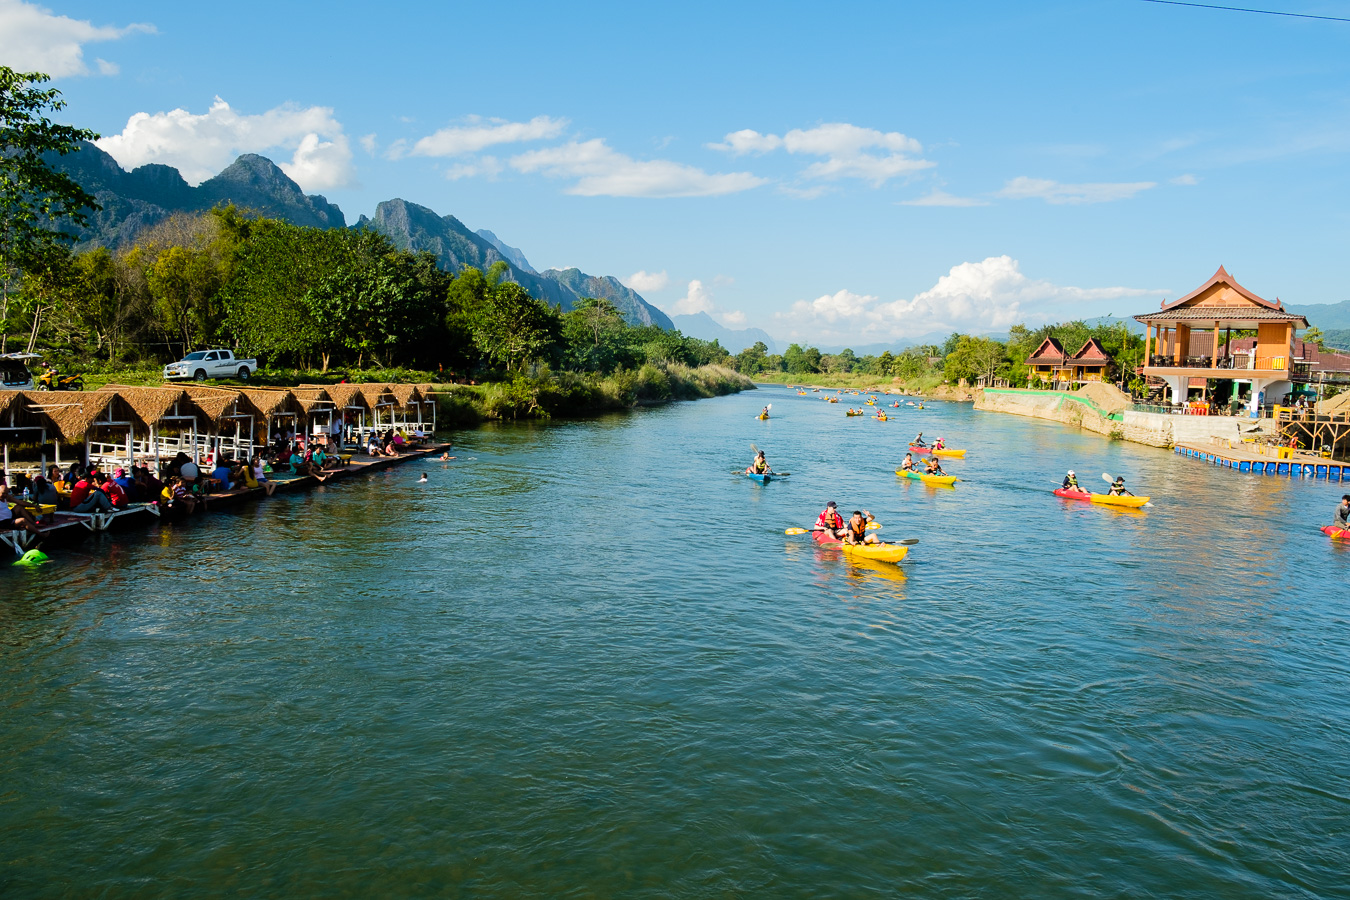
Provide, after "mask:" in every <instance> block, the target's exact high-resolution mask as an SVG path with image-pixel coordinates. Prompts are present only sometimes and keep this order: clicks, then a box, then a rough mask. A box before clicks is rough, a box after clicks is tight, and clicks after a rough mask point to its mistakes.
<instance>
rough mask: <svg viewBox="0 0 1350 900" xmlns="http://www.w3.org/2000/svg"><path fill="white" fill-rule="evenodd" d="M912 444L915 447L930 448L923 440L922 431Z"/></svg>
mask: <svg viewBox="0 0 1350 900" xmlns="http://www.w3.org/2000/svg"><path fill="white" fill-rule="evenodd" d="M910 443H911V444H913V445H914V446H915V447H927V446H928V445H927V444H926V443H924V440H923V432H922V431H920V432H919V433H918V434H917V435H915V436H914V440H912V441H910Z"/></svg>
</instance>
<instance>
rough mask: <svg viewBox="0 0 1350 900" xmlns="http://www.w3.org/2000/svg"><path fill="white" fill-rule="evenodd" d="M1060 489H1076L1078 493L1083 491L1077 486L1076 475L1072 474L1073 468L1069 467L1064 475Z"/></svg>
mask: <svg viewBox="0 0 1350 900" xmlns="http://www.w3.org/2000/svg"><path fill="white" fill-rule="evenodd" d="M1060 490H1062V491H1078V492H1079V493H1080V494H1081V493H1082V492H1083V489H1082V488H1080V487H1079V486H1078V476H1077V475H1075V474H1073V469H1070V470H1069V472H1068V474H1067V475H1065V476H1064V484H1062V485H1060Z"/></svg>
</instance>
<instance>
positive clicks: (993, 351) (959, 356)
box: [942, 334, 1008, 384]
mask: <svg viewBox="0 0 1350 900" xmlns="http://www.w3.org/2000/svg"><path fill="white" fill-rule="evenodd" d="M954 337H956V338H957V340H956V345H955V347H954V348H953V349H952V352H951V353H949V354H947V358H946V359H945V360H944V361H943V368H942V371H943V374H945V375H946V376H947V379H948V380H950V381H959V380H960V379H962V378H964V379H965V380H966V381H967V383H970V384H974V383H975V381H976V380H977V379H979V378H982V377H983V378H988V379H992V378H994V377H995V376H997V375H998V374H999V372H1000V370H1002V369H1004V363H1005V362H1006V360H1007V352H1008V348H1007V347H1006V346H1004V345H1003V344H1001V343H999V342H998V341H995V340H991V339H989V338H981V337H971V336H970V335H967V334H962V335H954Z"/></svg>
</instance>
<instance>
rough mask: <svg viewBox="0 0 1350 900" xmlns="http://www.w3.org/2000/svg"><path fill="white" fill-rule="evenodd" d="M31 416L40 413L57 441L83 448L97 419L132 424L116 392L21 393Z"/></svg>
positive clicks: (125, 407)
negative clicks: (26, 400)
mask: <svg viewBox="0 0 1350 900" xmlns="http://www.w3.org/2000/svg"><path fill="white" fill-rule="evenodd" d="M22 393H23V394H24V395H25V396H26V397H27V399H28V401H29V403H30V404H31V407H32V409H33V411H34V412H37V413H40V414H41V415H42V416H43V417H45V418H46V419H47V421H49V422H51V424H52V428H53V429H54V430H55V432H56V435H57V436H58V437H59V438H60V440H62V441H65V442H66V443H68V444H82V443H84V440H85V437H86V436H87V435H88V434H89V432H90V430H91V429H92V428H93V427H94V423H95V422H96V421H97V420H99V419H104V420H107V419H112V420H114V421H131V419H132V416H133V415H134V413H133V412H132V410H131V408H130V406H128V405H127V403H126V401H125V400H123V399H122V398H121V396H120V395H119V394H118V393H117V392H116V391H93V392H85V391H44V392H42V393H38V392H36V391H23V392H22Z"/></svg>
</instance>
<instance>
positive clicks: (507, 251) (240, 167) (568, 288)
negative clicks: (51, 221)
mask: <svg viewBox="0 0 1350 900" xmlns="http://www.w3.org/2000/svg"><path fill="white" fill-rule="evenodd" d="M48 161H49V162H50V164H51V165H52V166H53V167H54V168H56V169H59V170H61V171H64V172H66V173H67V174H69V175H70V176H71V177H72V178H74V179H75V180H76V181H77V182H79V184H80V185H81V186H83V187H84V189H85V190H86V191H88V192H89V193H91V194H93V195H94V197H95V199H97V200H98V202H99V204H100V205H101V206H102V207H103V209H102V210H101V211H99V212H96V213H93V214H92V215H90V217H89V225H88V226H87V227H85V228H76V229H73V231H74V233H75V235H76V238H77V239H78V241H79V242H80V243H81V244H83V245H86V246H103V247H111V248H116V247H120V246H123V245H125V244H129V243H131V242H132V241H134V240H135V239H136V235H138V234H139V233H140V232H142V231H144V230H145V229H146V228H149V227H150V226H152V225H155V224H156V223H158V222H161V221H163V220H164V219H167V218H168V217H169V216H171V215H173V214H174V213H196V212H205V211H206V210H209V209H211V208H212V207H213V206H218V205H220V204H226V203H233V204H235V205H236V206H239V207H241V208H243V209H249V210H253V211H255V212H257V213H260V214H261V215H264V216H269V217H271V218H276V219H282V220H284V221H286V222H290V223H291V224H293V225H303V226H308V227H312V228H345V227H347V220H346V217H345V216H344V215H343V214H342V210H340V209H338V207H337V206H336V205H334V204H332V203H329V202H328V200H327V199H326V198H324V197H322V196H320V195H318V194H309V195H306V194H305V192H304V191H302V190H301V189H300V186H299V185H298V184H296V183H295V182H294V181H292V180H291V179H290V177H289V176H287V175H286V173H285V172H283V171H282V170H281V169H280V168H279V167H278V166H277V165H276V164H275V163H273V162H272V161H271V160H270V159H267V158H266V157H263V156H257V155H256V154H252V153H247V154H244V155H243V156H241V157H239V158H238V159H236V160H235V161H234V162H233V163H231V164H230V165H229V167H228V168H226V169H225V170H224V171H223V172H221V173H220V174H219V175H217V176H215V177H214V178H211V179H208V180H206V181H203V182H202V183H201V184H200V185H198V186H197V187H195V188H194V187H192V186H191V185H189V184H188V183H187V182H186V181H184V180H183V176H182V175H181V174H180V173H179V172H178V170H177V169H175V168H173V167H172V166H164V165H159V164H151V165H146V166H140V167H138V168H136V169H133V170H132V171H130V172H128V171H126V170H125V169H123V168H122V167H121V166H120V165H118V163H117V160H115V159H113V158H112V156H110V155H109V154H107V153H106V152H104V151H103V150H101V149H99V148H98V147H96V146H95V145H93V144H90V143H85V144H82V145H81V147H80V150H79V151H78V152H76V153H71V154H69V155H67V156H51V157H49V159H48ZM364 226H371V227H374V228H375V229H377V230H379V231H381V232H383V233H384V234H385V235H386V236H388V237H389V239H390V240H391V241H393V242H394V244H395V245H396V246H398V247H401V248H405V249H409V250H415V251H416V250H429V251H430V252H432V253H433V254H435V255H436V258H437V259H438V260H439V261H440V264H441V266H442V267H444V268H445V269H447V270H449V271H458V270H460V269H462V268H464V267H465V266H475V267H478V268H481V269H484V270H486V269H487V268H488V267H489V266H491V265H492V264H493V263H495V262H497V261H498V260H500V261H502V262H505V263H506V264H507V266H508V268H507V272H506V275H505V277H506V278H507V279H508V280H510V281H514V282H516V283H518V284H520V285H521V286H522V287H524V288H525V289H526V290H528V291H529V292H530V293H531V294H533V295H534V296H535V297H537V298H539V299H540V300H544V301H546V302H548V303H552V304H555V305H559V306H561V307H562V308H563V309H564V310H567V309H571V308H572V307H573V305H575V304H576V302H577V301H578V300H580V299H581V298H582V297H599V298H602V299H605V300H609V301H610V302H611V303H613V304H614V305H615V306H616V307H617V308H618V309H619V310H620V312H622V313H623V317H624V319H625V320H626V321H627V322H629V324H632V325H659V326H660V327H662V328H667V329H668V328H673V327H674V325H672V324H671V321H670V318H669V317H668V316H667V315H666V314H665V313H663V312H661V310H659V309H657V308H656V307H654V306H652V305H651V304H649V303H648V302H647V301H646V300H644V299H642V297H641V295H639V294H638V293H637V292H636V291H634V290H632V289H631V288H628V287H625V286H624V285H623V284H621V283H620V282H619V280H618V279H617V278H614V277H613V276H611V275H587V274H586V273H584V272H582V271H581V270H579V269H549V270H548V271H546V272H542V273H540V272H536V271H535V270H534V268H533V267H531V266H530V264H529V262H528V261H527V260H526V259H525V255H524V254H523V253H521V251H520V250H519V249H517V248H515V247H512V246H510V245H508V244H506V243H504V242H502V241H501V240H500V239H498V237H497V236H496V235H495V234H493V233H492V232H491V231H487V230H486V229H484V230H483V231H482V232H480V233H475V232H473V231H470V230H469V229H468V228H466V227H465V226H464V224H463V223H462V222H460V221H459V220H458V219H456V218H455V217H454V216H443V217H442V216H438V215H436V213H434V212H432V211H431V210H429V209H427V208H426V207H425V206H418V205H416V204H414V203H408V202H407V201H405V200H386V201H385V202H383V203H381V204H380V205H379V206H377V207H376V209H375V216H374V218H373V219H367V218H366V217H365V216H362V217H361V218H360V219H359V220H358V221H357V223H356V225H355V226H353V227H358V228H359V227H364Z"/></svg>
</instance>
